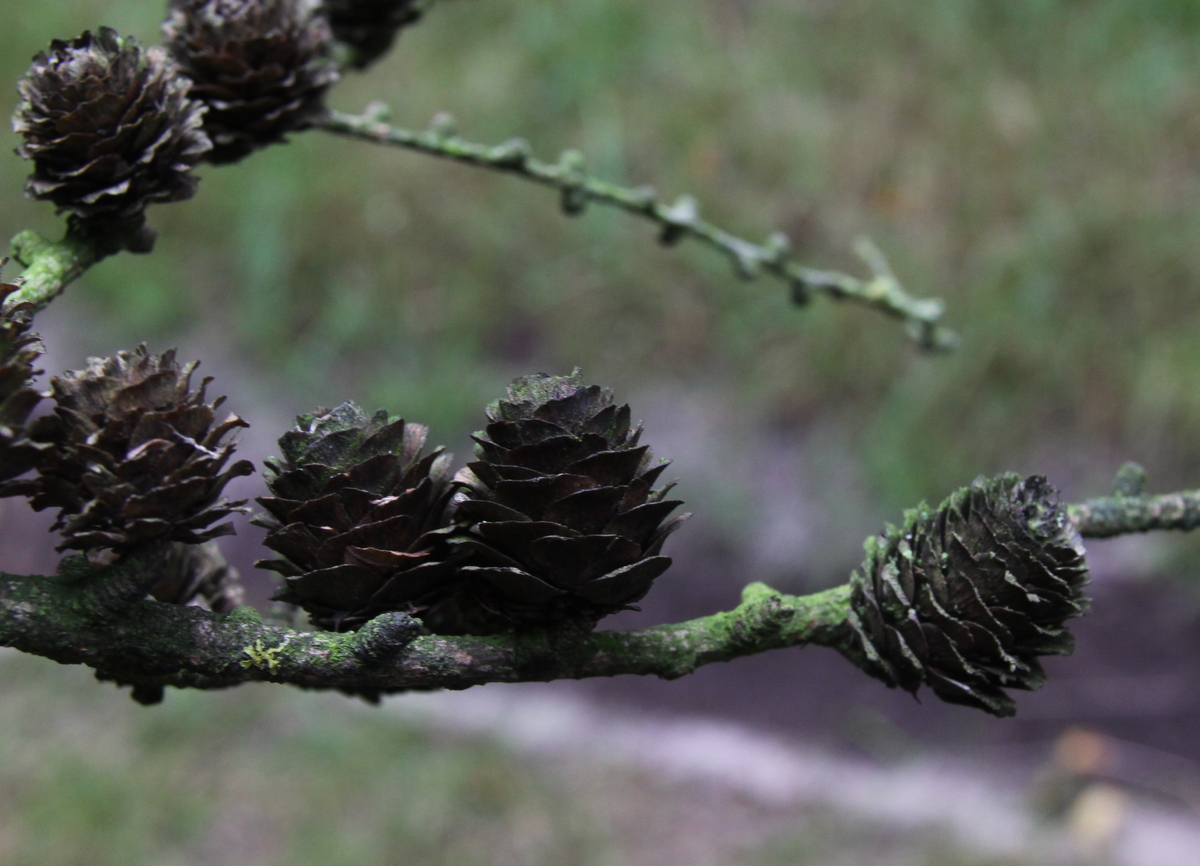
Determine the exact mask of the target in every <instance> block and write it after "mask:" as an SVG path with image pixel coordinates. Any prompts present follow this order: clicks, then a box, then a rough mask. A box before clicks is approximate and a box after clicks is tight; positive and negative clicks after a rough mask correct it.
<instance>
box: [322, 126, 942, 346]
mask: <svg viewBox="0 0 1200 866" xmlns="http://www.w3.org/2000/svg"><path fill="white" fill-rule="evenodd" d="M386 119H387V109H386V108H385V107H384V106H382V105H380V104H378V103H376V104H373V105H372V106H369V107H368V109H367V111H366V112H364V113H363V114H361V115H352V114H346V113H343V112H340V111H331V112H329V114H328V115H327V116H326V117H325V119H324V120H323V121H322V122H321V123H320V124H319V126H320V127H321V128H323V129H325V130H326V131H328V132H333V133H336V134H338V135H344V136H347V137H349V138H357V139H360V140H363V141H370V142H373V143H375V144H386V145H392V146H394V147H401V148H405V149H407V150H415V151H417V152H419V153H425V154H428V155H431V156H438V157H442V158H444V159H450V160H454V161H455V162H461V163H465V164H467V165H473V166H476V167H479V168H488V169H492V170H495V171H500V172H504V173H507V174H512V175H516V176H518V177H521V178H524V179H525V180H529V181H532V182H534V183H537V184H541V185H543V186H549V187H552V188H554V189H556V190H558V191H559V194H560V196H561V201H562V207H563V210H564V211H565V212H566V213H568V214H578V213H581V212H582V211H583V210H584V209H585V208H586V206H587V205H588V203H590V202H596V203H598V204H604V205H608V206H611V207H616V208H619V209H620V210H624V211H626V212H627V213H631V214H634V215H636V216H639V217H642V218H644V219H647V220H650V221H651V222H654V223H656V224H657V225H658V226H659V227H660V235H659V238H660V240H661V241H662V242H663V243H664V244H668V245H670V244H674V243H677V242H678V241H680V240H682V239H683V238H685V237H690V238H693V239H695V240H698V241H700V242H702V243H704V244H706V245H708V246H709V247H712V248H713V249H715V250H717V251H719V252H720V253H722V254H723V255H725V256H726V257H727V258H728V259H729V261H730V263H731V264H732V265H733V267H734V269H735V271H736V272H737V274H738V275H739V276H740V277H742V278H743V279H747V280H752V279H755V278H756V277H758V276H759V275H762V274H766V275H768V276H771V277H775V278H776V279H779V280H781V281H783V282H784V283H786V284H787V285H788V286H790V288H791V291H792V297H793V299H794V300H795V301H796V302H797V303H805V302H806V301H807V300H808V299H809V298H810V297H811V296H812V295H813V294H824V295H826V296H827V297H830V298H833V299H835V300H840V301H850V302H853V303H858V304H863V305H866V306H869V307H873V308H874V309H876V310H879V311H880V312H882V313H884V314H886V315H888V316H891V317H893V318H896V319H899V320H901V321H902V322H904V323H905V325H906V326H907V328H908V331H909V333H910V334H911V335H912V337H913V338H914V339H915V340H916V341H917V343H918V344H919V345H920V346H921V347H922V348H925V349H936V350H945V349H952V348H954V347H955V346H956V345H957V344H958V337H957V336H956V335H955V334H954V332H953V331H950V330H948V329H947V328H946V327H944V326H943V325H942V324H941V319H942V315H943V313H944V306H943V304H942V302H941V301H939V300H936V299H932V298H915V297H913V296H912V295H910V294H909V293H908V292H907V291H906V290H905V289H904V287H903V286H902V285H901V284H900V281H899V280H897V279H896V277H895V275H894V274H893V273H892V271H891V269H890V268H889V267H888V265H887V262H886V260H885V259H884V257H883V255H882V254H881V253H880V252H879V250H878V249H876V248H875V247H874V246H873V245H871V244H870V243H869V242H866V241H860V242H859V244H858V245H857V247H856V251H857V252H858V254H859V256H860V257H861V258H862V259H863V260H864V261H865V262H866V264H867V265H868V267H869V268H870V270H871V272H872V276H871V277H870V278H868V279H860V278H858V277H853V276H850V275H848V274H842V273H836V272H833V271H824V270H817V269H815V268H809V267H805V266H804V265H801V264H799V263H797V262H795V261H792V260H791V259H790V258H789V256H788V246H789V245H788V239H787V237H786V236H785V235H783V234H781V233H778V232H776V233H775V234H772V235H771V237H770V238H768V239H767V241H766V242H765V243H762V244H756V243H752V242H751V241H748V240H745V239H744V238H741V237H738V236H737V235H734V234H731V233H730V232H727V231H725V230H724V229H722V228H720V227H718V226H716V225H714V224H712V223H710V222H708V221H706V220H703V219H701V218H700V215H699V205H698V204H697V202H696V200H695V199H693V198H691V197H690V196H682V197H680V198H679V199H678V200H676V201H675V202H674V203H673V204H668V203H665V202H663V201H661V200H660V199H659V198H658V195H657V193H655V191H654V190H653V189H652V188H649V187H641V188H636V189H635V188H629V187H623V186H620V185H618V184H615V183H610V182H608V181H604V180H600V179H598V178H595V177H591V176H590V175H588V174H586V173H585V170H584V168H585V163H584V158H583V156H582V154H580V153H579V152H578V151H574V150H568V151H565V152H564V153H563V154H562V156H561V157H560V158H559V161H558V162H557V163H556V164H552V163H548V162H542V161H541V160H538V159H534V157H533V154H532V152H531V148H530V146H529V143H528V142H527V141H525V140H524V139H519V138H518V139H512V140H510V141H507V142H504V143H502V144H498V145H486V144H477V143H474V142H470V141H466V140H465V139H463V138H460V137H459V136H458V135H457V134H455V132H454V130H453V127H452V125H451V124H449V123H448V122H441V120H444V116H442V118H441V120H439V119H435V123H434V124H433V125H432V127H431V128H430V129H429V130H426V131H425V132H414V131H411V130H407V129H401V128H399V127H395V126H391V125H390V124H388V123H387V122H386Z"/></svg>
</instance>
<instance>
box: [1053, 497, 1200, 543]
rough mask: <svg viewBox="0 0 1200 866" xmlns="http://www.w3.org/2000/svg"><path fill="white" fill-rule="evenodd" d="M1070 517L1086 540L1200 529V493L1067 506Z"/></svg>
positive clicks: (1093, 501) (1113, 498)
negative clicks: (1172, 530)
mask: <svg viewBox="0 0 1200 866" xmlns="http://www.w3.org/2000/svg"><path fill="white" fill-rule="evenodd" d="M1067 516H1068V517H1069V518H1070V519H1071V522H1072V523H1074V524H1075V526H1076V527H1077V528H1078V529H1079V534H1080V535H1082V536H1084V537H1085V538H1112V537H1114V536H1117V535H1129V534H1131V533H1135V532H1154V531H1156V530H1164V529H1174V530H1180V531H1183V532H1190V531H1191V530H1193V529H1195V528H1196V527H1197V526H1200V490H1182V491H1179V492H1176V493H1163V494H1161V495H1158V496H1144V495H1133V496H1130V495H1124V494H1120V493H1118V494H1115V495H1113V496H1102V497H1099V498H1096V499H1089V500H1088V501H1087V502H1081V503H1079V504H1077V505H1069V506H1067Z"/></svg>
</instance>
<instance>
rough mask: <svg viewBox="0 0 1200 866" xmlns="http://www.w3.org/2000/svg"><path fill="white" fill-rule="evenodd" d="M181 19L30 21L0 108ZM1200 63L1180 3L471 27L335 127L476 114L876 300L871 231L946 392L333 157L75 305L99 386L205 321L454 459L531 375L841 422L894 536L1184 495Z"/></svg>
mask: <svg viewBox="0 0 1200 866" xmlns="http://www.w3.org/2000/svg"><path fill="white" fill-rule="evenodd" d="M160 7H161V4H160V3H157V2H151V0H146V2H140V3H121V4H115V3H111V2H107V3H106V2H99V0H86V2H85V0H73V2H63V3H58V4H53V5H52V6H46V5H44V4H43V5H42V6H28V5H25V6H22V7H21V8H20V9H17V10H14V12H13V14H12V15H10V16H9V17H8V19H7V20H6V28H5V32H4V33H3V34H0V76H3V77H4V78H5V79H7V80H12V79H14V78H15V77H16V76H17V75H18V74H19V73H20V72H21V71H22V70H23V69H24V66H25V62H26V61H25V58H27V57H28V56H29V55H30V54H32V53H33V52H34V51H35V50H37V49H39V48H41V47H43V46H44V45H45V44H46V43H47V41H48V39H49V38H50V37H51V36H69V35H71V34H74V33H76V32H78V31H80V30H82V29H84V28H85V27H89V26H95V25H99V24H112V25H116V26H118V27H119V28H121V29H123V30H125V31H127V32H132V33H134V34H136V35H138V36H140V37H142V38H143V39H145V40H147V41H153V40H155V39H157V35H156V26H157V21H158V19H159V17H160V16H161V14H162V10H161V8H160ZM1198 29H1200V16H1198V15H1197V13H1196V12H1195V10H1194V5H1193V4H1189V3H1187V2H1182V0H1136V2H1134V0H1097V2H1095V3H1088V4H1080V3H1071V2H1066V0H1012V2H1006V3H996V2H991V0H954V2H950V0H935V2H930V3H925V4H921V5H920V6H918V7H909V6H903V7H902V6H897V5H896V4H894V3H890V2H888V0H851V2H839V3H828V2H824V0H804V2H798V0H763V2H757V3H753V4H747V3H733V2H727V0H689V2H685V3H672V4H645V3H639V2H636V0H604V2H600V0H572V2H570V3H548V2H528V0H526V2H521V3H516V2H501V0H456V2H453V3H450V2H447V3H445V4H443V5H442V6H441V7H439V8H437V9H435V10H434V11H433V13H431V14H430V15H429V16H428V19H427V21H426V22H425V23H422V24H421V25H420V26H419V27H416V28H414V29H412V30H411V31H407V32H405V34H404V35H403V37H402V38H401V39H400V42H399V45H398V49H397V50H396V51H395V52H394V54H393V55H392V56H391V57H390V58H389V59H388V60H386V61H385V62H384V63H382V64H380V65H379V66H378V67H376V68H375V69H373V70H372V71H371V72H369V73H368V74H367V75H365V76H357V75H351V76H348V77H347V79H346V81H345V82H344V83H343V84H342V85H341V86H340V87H339V88H338V90H337V91H335V93H334V95H333V98H332V102H333V103H334V104H335V105H337V106H338V107H342V108H346V109H351V110H354V109H357V108H359V107H361V106H362V105H363V104H365V103H366V102H367V101H368V100H369V99H374V98H382V99H385V100H387V101H388V102H390V103H391V104H392V106H393V107H394V109H395V114H396V119H397V122H399V123H402V124H406V125H410V126H420V125H423V124H424V123H425V122H426V121H427V119H428V118H429V117H430V116H432V114H433V113H434V112H435V111H438V110H442V109H446V110H450V111H451V112H453V113H454V114H455V115H456V116H457V117H458V118H459V119H460V126H461V128H462V131H463V132H464V134H466V135H467V136H469V137H474V138H477V139H480V140H485V141H499V140H501V139H503V138H506V137H508V136H511V135H515V134H520V135H526V136H528V137H529V138H530V140H531V141H532V142H533V143H534V146H535V150H536V151H537V152H538V153H539V154H542V155H545V156H553V155H554V154H556V153H557V151H558V149H560V148H562V147H566V146H580V147H582V148H583V149H584V150H585V152H587V153H588V155H589V157H590V164H591V168H592V170H593V171H594V172H595V173H597V174H599V175H601V176H605V177H609V178H613V179H616V180H621V181H625V182H628V183H654V184H656V185H658V187H659V189H661V190H662V191H663V192H664V194H668V195H673V194H675V193H677V192H691V193H695V194H697V195H699V196H700V197H701V199H702V201H703V202H704V204H705V205H706V207H707V213H708V214H709V215H711V216H712V217H713V218H714V219H716V220H718V221H720V222H722V223H724V224H726V225H728V226H729V227H730V228H732V229H734V230H735V231H738V232H741V233H745V234H747V235H749V236H751V237H761V236H764V235H765V234H766V232H767V231H768V230H769V229H770V228H772V227H774V226H779V227H782V228H784V229H785V230H787V231H788V232H789V233H790V234H791V235H792V236H793V238H794V239H795V240H796V242H797V247H798V253H799V255H800V256H801V257H802V258H803V259H804V260H806V261H808V262H811V263H813V264H815V265H820V266H837V267H842V268H857V267H858V265H857V263H855V262H854V261H853V260H852V259H851V258H850V257H849V256H848V254H847V250H848V249H849V247H850V245H851V241H852V239H853V238H854V237H855V236H856V235H858V234H860V233H869V234H871V235H873V236H874V237H875V238H876V239H877V240H878V241H879V242H880V243H881V245H882V246H883V247H884V249H885V250H887V251H888V252H889V253H890V254H891V256H892V257H893V259H894V261H895V265H896V267H897V269H898V271H899V273H900V274H901V275H902V277H903V278H904V280H905V281H906V282H907V283H908V285H910V286H911V287H912V289H913V290H914V291H916V292H918V293H921V294H933V295H940V296H942V297H944V298H945V299H946V300H947V302H948V304H949V310H950V319H951V321H952V322H953V324H955V325H956V326H957V327H958V328H960V329H961V330H962V332H963V334H964V336H965V338H966V341H965V344H964V347H963V349H962V351H960V352H959V353H958V354H957V355H955V356H953V357H949V358H920V357H916V356H915V354H914V352H913V350H912V349H911V347H910V346H909V345H908V343H907V341H906V340H905V338H904V336H903V335H902V334H901V333H900V332H899V329H897V328H896V327H894V326H893V325H891V324H890V323H888V322H886V321H881V320H880V319H879V318H878V317H877V316H874V315H871V314H868V313H865V312H864V311H862V310H859V309H850V308H834V307H832V306H831V305H829V304H827V303H818V304H814V305H813V306H812V307H811V308H810V309H807V310H797V309H794V308H791V307H789V306H788V304H787V302H786V300H785V298H784V292H783V291H782V290H781V289H780V288H779V287H777V286H774V285H772V284H770V283H766V282H763V283H757V284H751V285H745V284H741V283H738V282H737V281H736V280H735V279H734V278H733V277H732V276H731V275H730V274H728V273H727V271H726V268H725V266H724V264H723V262H720V261H718V260H717V259H716V257H714V256H713V255H711V254H709V253H708V251H706V250H703V249H681V250H678V251H675V250H669V251H668V250H662V249H659V248H658V247H657V246H656V244H655V243H654V242H653V239H652V237H653V233H652V232H651V231H650V230H649V229H648V228H647V227H645V226H641V225H637V224H634V223H632V222H631V221H630V220H629V219H628V218H625V217H622V216H620V215H616V214H608V213H603V212H601V211H600V210H599V209H593V210H592V212H589V214H587V215H586V216H585V217H584V218H583V219H581V220H579V221H568V220H566V219H565V218H563V217H562V216H560V215H559V214H558V213H557V210H556V207H555V202H554V200H553V197H552V196H550V195H547V194H546V193H545V192H544V191H543V190H540V189H527V188H525V187H523V186H522V185H521V184H520V183H519V182H517V181H514V180H512V179H507V178H502V177H493V176H489V175H484V174H481V173H479V172H477V171H474V170H471V169H467V168H463V167H459V166H452V165H442V164H438V163H436V162H434V161H432V160H430V159H428V158H424V157H419V156H416V155H411V154H404V153H398V152H390V151H385V150H382V149H378V148H375V149H372V148H370V147H368V146H366V145H363V144H358V143H350V142H344V141H338V140H334V139H332V138H330V137H328V136H324V135H322V134H319V133H311V134H305V135H299V136H295V142H294V143H293V144H292V145H290V146H288V147H276V148H273V149H271V150H269V151H267V152H265V153H260V154H258V155H256V156H255V157H253V158H252V159H250V160H248V161H246V162H245V163H244V164H241V165H238V166H234V167H230V168H224V169H211V168H210V169H205V170H204V175H205V178H204V182H203V184H202V185H201V189H200V193H199V195H198V196H197V198H196V199H194V200H193V201H191V202H188V203H185V204H180V205H173V206H171V207H159V208H156V209H155V210H154V212H153V214H152V221H153V222H154V223H155V224H156V225H157V226H158V227H159V228H160V230H161V235H162V236H161V240H160V243H159V249H158V251H157V252H156V253H155V255H153V256H149V257H133V256H124V257H121V258H118V259H116V260H113V261H110V262H106V263H104V264H103V265H101V266H100V267H98V268H96V269H95V271H94V272H92V273H91V274H89V275H88V277H87V279H86V280H85V281H84V285H83V286H82V287H79V288H76V289H75V290H73V292H72V293H71V294H70V295H68V297H67V299H66V300H65V301H64V302H62V304H63V306H64V307H68V308H69V315H73V316H76V317H80V318H82V319H84V320H86V321H89V322H95V323H96V327H95V329H94V331H93V332H92V333H91V335H90V338H89V339H88V343H89V344H88V345H86V346H81V347H80V354H81V356H82V354H83V352H85V351H91V352H99V351H104V352H108V351H111V350H112V349H113V348H114V347H115V346H116V345H121V344H128V343H134V342H136V341H138V340H142V339H150V340H152V341H153V342H154V343H155V344H156V345H159V344H166V343H168V342H175V341H181V342H183V343H184V344H185V346H186V344H187V343H188V342H194V343H200V342H202V340H201V338H198V337H197V336H195V334H196V328H197V325H198V324H199V327H200V330H201V331H202V332H203V333H205V334H207V335H209V336H208V337H206V338H204V339H205V340H210V338H211V335H213V334H220V335H222V339H223V340H224V343H225V345H224V346H223V350H228V351H231V352H233V353H234V354H236V355H237V356H240V357H242V358H244V359H245V360H246V361H247V363H251V364H253V365H255V367H257V368H258V369H260V370H261V371H262V372H263V373H264V375H267V376H270V377H276V378H278V380H279V381H281V382H287V383H289V384H288V386H287V387H290V388H291V390H292V393H294V394H296V395H297V396H296V398H295V402H297V404H298V405H301V404H302V405H303V407H307V406H309V405H312V404H315V403H318V402H324V403H331V402H337V401H339V400H341V399H344V398H347V397H353V398H357V399H359V400H363V401H365V402H368V403H382V404H387V405H389V406H392V407H394V408H395V409H397V410H398V411H402V412H404V413H405V414H406V415H408V416H410V417H420V418H422V419H424V420H427V421H429V422H430V423H432V424H433V425H434V426H435V428H437V429H441V430H446V431H448V432H447V433H445V434H444V435H443V438H449V437H450V436H452V435H461V434H460V431H463V430H466V429H470V428H471V427H472V426H475V425H477V423H478V421H477V418H478V414H479V409H478V407H479V406H480V405H482V404H483V403H484V402H486V401H487V400H488V399H490V398H491V397H492V396H494V395H495V393H496V392H497V390H498V389H499V387H500V386H501V385H502V384H503V383H504V381H505V380H506V379H507V378H508V377H509V376H511V375H513V374H516V373H521V372H528V371H530V370H532V369H539V368H544V369H554V370H565V369H568V368H569V367H570V366H572V365H574V364H580V365H582V366H583V367H584V368H585V370H586V371H587V372H588V374H589V375H590V376H593V377H595V378H596V379H600V380H604V381H606V382H610V383H613V384H617V385H629V384H631V383H636V382H642V383H645V382H646V381H647V377H648V376H649V382H650V384H651V385H659V386H663V385H667V386H669V383H675V385H676V386H690V387H703V388H706V389H715V390H716V391H717V392H719V393H722V394H723V395H725V398H726V399H727V400H728V401H729V406H730V411H731V412H735V413H745V414H748V415H750V416H751V417H755V418H759V419H762V420H763V421H766V422H771V423H776V424H782V425H784V426H785V427H788V428H796V429H803V428H804V427H806V426H808V425H810V424H812V423H813V421H814V419H821V418H828V417H839V418H842V419H845V422H844V423H846V425H847V426H848V427H850V428H852V429H854V430H856V431H858V432H857V437H858V441H857V447H858V449H859V451H860V453H861V454H863V455H864V457H865V459H866V460H867V462H868V464H869V466H870V467H871V468H872V472H873V483H874V485H875V487H876V489H877V492H878V493H880V494H882V495H883V496H884V498H885V499H886V501H887V502H888V503H889V505H890V506H891V507H894V506H897V505H900V504H911V503H912V502H914V501H916V500H917V499H918V498H920V497H922V496H926V497H932V498H937V497H940V496H941V495H943V494H944V492H945V491H946V490H948V489H950V488H951V487H953V486H954V485H957V484H960V483H962V482H964V481H966V480H969V478H970V477H972V476H973V475H975V474H976V473H978V472H992V471H996V470H1000V469H1005V468H1011V467H1016V468H1033V464H1034V463H1035V462H1036V455H1038V454H1039V453H1040V452H1043V451H1044V450H1045V449H1046V447H1050V448H1051V449H1057V451H1058V452H1059V453H1063V452H1068V453H1069V451H1070V450H1071V444H1072V443H1088V445H1087V448H1090V449H1094V448H1101V449H1111V451H1112V452H1114V453H1119V454H1120V455H1121V456H1128V457H1133V458H1136V459H1139V460H1141V461H1142V462H1144V463H1145V464H1147V465H1148V467H1149V468H1150V469H1151V473H1152V477H1156V478H1162V479H1164V480H1165V479H1170V481H1171V483H1176V484H1180V483H1187V481H1188V480H1189V479H1191V478H1193V477H1194V476H1195V474H1196V472H1197V470H1200V444H1197V443H1200V436H1198V435H1196V434H1197V432H1200V363H1197V362H1198V361H1200V357H1198V356H1197V352H1198V351H1200V350H1198V349H1197V341H1196V340H1195V339H1194V334H1195V333H1196V329H1197V326H1198V325H1200V309H1198V306H1197V300H1198V299H1200V293H1198V289H1197V286H1198V285H1200V280H1198V279H1197V278H1198V276H1200V245H1198V244H1197V243H1196V242H1195V239H1196V238H1197V236H1198V235H1200V208H1197V206H1196V204H1197V200H1198V196H1197V193H1198V185H1197V162H1198V158H1200V157H1198V152H1197V148H1198V147H1200V125H1198V121H1197V120H1196V118H1197V117H1200V110H1198V109H1200V93H1198V92H1197V88H1196V86H1195V82H1196V81H1197V80H1200V56H1198V54H1200V49H1198V48H1197V46H1198V45H1200V41H1198V40H1197V38H1196V37H1197V30H1198ZM10 92H11V91H10ZM4 107H5V108H6V107H7V106H4ZM24 172H25V169H24V166H23V165H22V164H21V161H20V160H18V159H17V158H15V157H8V158H5V159H3V160H0V194H3V195H4V196H5V202H6V206H5V208H4V209H3V211H2V212H0V232H4V233H11V232H13V231H15V230H17V229H19V228H24V227H26V226H30V225H32V226H35V227H39V228H42V229H45V230H49V231H55V227H54V220H53V219H52V218H51V217H50V215H49V213H48V208H47V207H46V206H43V205H40V204H36V203H29V202H23V201H21V200H20V199H19V197H18V194H19V188H20V183H21V178H22V176H23V174H24ZM52 315H53V313H52ZM63 315H68V313H64V314H63ZM189 335H190V336H189ZM649 370H652V371H653V372H652V373H648V372H647V371H649ZM435 435H436V432H435ZM1047 443H1049V446H1047ZM1075 468H1077V467H1073V469H1075ZM1112 468H1113V467H1110V466H1097V467H1095V468H1094V470H1090V471H1089V470H1085V469H1079V471H1080V472H1081V473H1082V476H1083V477H1084V478H1085V480H1088V481H1090V482H1094V483H1100V482H1101V480H1102V479H1104V480H1106V479H1107V477H1108V475H1109V473H1110V472H1111V470H1112Z"/></svg>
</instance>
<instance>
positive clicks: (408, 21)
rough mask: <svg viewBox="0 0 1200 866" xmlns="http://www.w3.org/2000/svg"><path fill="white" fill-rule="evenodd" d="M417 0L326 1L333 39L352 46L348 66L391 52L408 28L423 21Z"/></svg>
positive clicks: (359, 66) (367, 62)
mask: <svg viewBox="0 0 1200 866" xmlns="http://www.w3.org/2000/svg"><path fill="white" fill-rule="evenodd" d="M418 6H419V2H418V0H325V2H324V4H323V7H324V9H325V17H326V18H328V19H329V25H330V27H332V28H333V38H334V39H336V40H337V41H338V42H341V43H342V44H343V45H346V46H347V47H349V48H350V50H351V54H350V58H349V61H348V62H349V65H350V66H353V67H354V68H356V69H363V68H364V67H367V66H370V65H371V64H372V63H374V62H375V61H376V60H378V59H379V58H380V57H382V56H383V55H384V54H386V53H387V52H388V50H389V49H390V48H391V47H392V43H393V42H395V41H396V36H397V35H398V34H399V32H400V31H401V30H402V29H404V28H405V27H410V26H412V25H413V24H416V23H417V22H418V21H420V20H421V15H422V10H421V9H419V8H418Z"/></svg>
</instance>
